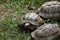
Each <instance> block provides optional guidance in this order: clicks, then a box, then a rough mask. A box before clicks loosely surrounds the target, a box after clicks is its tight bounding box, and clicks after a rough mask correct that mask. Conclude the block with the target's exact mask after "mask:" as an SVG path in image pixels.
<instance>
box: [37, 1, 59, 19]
mask: <svg viewBox="0 0 60 40" xmlns="http://www.w3.org/2000/svg"><path fill="white" fill-rule="evenodd" d="M37 13H38V14H39V15H40V16H41V17H43V18H46V19H51V18H59V16H60V2H58V1H50V2H46V3H44V4H43V5H42V6H41V7H40V8H38V11H37Z"/></svg>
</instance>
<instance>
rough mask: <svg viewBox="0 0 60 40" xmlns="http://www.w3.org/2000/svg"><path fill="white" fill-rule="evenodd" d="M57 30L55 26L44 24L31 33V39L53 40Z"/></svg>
mask: <svg viewBox="0 0 60 40" xmlns="http://www.w3.org/2000/svg"><path fill="white" fill-rule="evenodd" d="M59 30H60V28H59V26H58V25H57V24H44V25H42V26H40V27H39V28H38V29H37V30H35V31H33V32H32V33H31V35H32V38H34V39H35V38H36V39H39V40H40V38H42V39H44V37H49V38H50V37H52V38H54V37H56V36H57V34H58V33H59ZM59 34H60V33H59ZM59 34H58V35H59Z"/></svg>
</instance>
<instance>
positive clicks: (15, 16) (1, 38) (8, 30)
mask: <svg viewBox="0 0 60 40" xmlns="http://www.w3.org/2000/svg"><path fill="white" fill-rule="evenodd" d="M43 2H45V1H42V0H37V1H36V0H35V1H32V0H31V1H28V0H20V1H19V0H17V1H13V0H12V1H10V2H9V3H6V2H4V1H0V40H31V39H30V37H31V36H30V32H27V33H26V32H25V31H21V30H19V28H18V26H17V24H18V23H19V22H20V20H21V16H23V15H24V14H26V13H29V12H32V11H30V10H28V9H27V8H26V6H28V5H29V4H31V5H34V6H35V7H36V10H37V8H38V7H40V6H41V4H43ZM37 5H38V6H37ZM20 29H21V28H20Z"/></svg>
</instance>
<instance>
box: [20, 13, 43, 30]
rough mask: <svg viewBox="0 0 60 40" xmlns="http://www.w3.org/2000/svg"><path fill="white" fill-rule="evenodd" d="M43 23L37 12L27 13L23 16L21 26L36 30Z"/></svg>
mask: <svg viewBox="0 0 60 40" xmlns="http://www.w3.org/2000/svg"><path fill="white" fill-rule="evenodd" d="M42 24H43V20H42V18H40V16H39V15H37V14H36V13H27V14H26V15H24V16H23V17H22V18H21V23H20V24H19V26H20V27H22V28H24V29H28V30H34V29H36V28H38V26H40V25H42Z"/></svg>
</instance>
